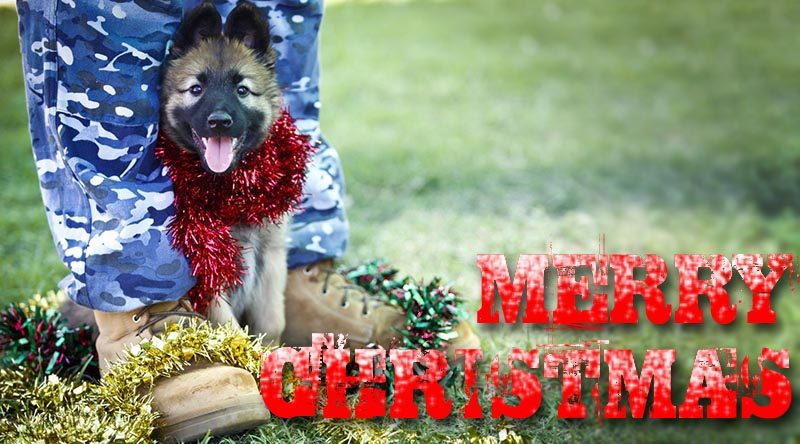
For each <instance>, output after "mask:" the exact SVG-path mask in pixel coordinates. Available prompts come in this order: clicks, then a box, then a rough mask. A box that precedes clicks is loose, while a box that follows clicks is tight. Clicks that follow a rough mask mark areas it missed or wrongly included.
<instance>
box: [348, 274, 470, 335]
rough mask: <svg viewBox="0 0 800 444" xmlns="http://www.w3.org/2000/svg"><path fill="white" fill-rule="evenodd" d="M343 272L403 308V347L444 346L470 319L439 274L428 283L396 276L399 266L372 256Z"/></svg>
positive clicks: (456, 295) (457, 295)
mask: <svg viewBox="0 0 800 444" xmlns="http://www.w3.org/2000/svg"><path fill="white" fill-rule="evenodd" d="M342 271H343V273H345V274H346V276H347V278H348V279H350V280H351V281H353V282H354V283H355V284H357V285H359V286H360V287H362V288H363V289H364V290H366V291H367V292H368V293H371V294H373V295H375V296H377V297H379V298H381V299H382V300H383V301H385V302H386V303H388V304H390V305H393V306H395V307H397V308H399V309H400V310H402V311H403V313H405V315H406V327H405V330H400V333H401V334H402V335H403V347H407V348H423V349H432V348H442V346H443V345H446V342H447V341H449V340H451V339H453V338H454V337H456V336H457V334H456V333H455V332H454V331H453V329H454V328H455V326H456V325H458V323H459V322H460V321H461V320H463V319H466V318H467V314H466V312H464V309H463V308H462V306H463V303H462V300H461V297H460V296H459V294H458V293H456V292H455V291H453V289H452V287H451V286H450V285H449V284H443V283H442V280H441V279H440V278H438V277H436V278H433V279H432V280H431V281H430V282H428V283H427V284H426V283H425V282H424V281H421V280H420V281H417V280H415V279H413V278H412V277H411V276H406V277H403V278H398V277H397V273H398V271H397V269H395V268H393V267H392V266H390V265H389V263H388V262H386V260H385V259H373V260H371V261H368V262H365V263H363V264H361V265H359V266H357V267H355V268H350V269H344V270H342Z"/></svg>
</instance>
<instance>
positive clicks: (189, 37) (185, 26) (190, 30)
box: [172, 0, 222, 55]
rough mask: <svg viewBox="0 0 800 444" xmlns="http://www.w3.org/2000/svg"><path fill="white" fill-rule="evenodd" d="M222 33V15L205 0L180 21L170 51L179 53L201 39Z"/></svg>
mask: <svg viewBox="0 0 800 444" xmlns="http://www.w3.org/2000/svg"><path fill="white" fill-rule="evenodd" d="M221 34H222V17H220V15H219V12H217V8H215V7H214V5H213V4H212V3H211V1H209V0H206V1H205V2H203V4H201V5H200V6H198V7H196V8H194V9H193V10H192V11H191V12H189V14H188V15H187V16H186V18H185V19H184V20H183V22H182V23H181V26H180V28H178V33H177V34H175V41H174V43H173V45H172V51H173V53H175V54H176V55H180V54H182V53H184V52H186V51H187V50H189V49H190V48H192V47H193V46H195V45H197V44H198V43H200V42H201V41H202V40H203V39H207V38H209V37H217V36H219V35H221Z"/></svg>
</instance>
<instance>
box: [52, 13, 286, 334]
mask: <svg viewBox="0 0 800 444" xmlns="http://www.w3.org/2000/svg"><path fill="white" fill-rule="evenodd" d="M163 74H164V78H163V81H162V88H161V109H162V112H161V130H162V131H163V132H164V134H166V135H167V137H169V138H170V139H171V140H172V141H173V142H175V144H176V145H178V146H179V147H180V148H181V149H185V150H189V151H192V152H196V153H197V155H198V157H200V159H201V161H202V164H203V167H204V168H205V169H206V170H207V171H209V172H210V173H212V174H225V173H227V172H229V171H231V170H233V169H235V168H236V166H237V165H238V163H239V161H240V160H241V157H242V155H243V154H244V153H246V152H247V151H249V150H252V149H254V148H256V147H258V146H259V145H261V144H262V143H263V141H264V140H265V139H266V138H267V137H268V136H269V134H268V132H269V129H270V127H271V126H272V123H273V122H274V121H275V119H276V118H278V117H279V116H280V113H281V93H280V88H279V86H278V83H277V80H276V77H275V56H274V54H273V52H272V49H271V47H270V36H269V31H268V25H267V23H266V20H265V19H264V18H263V16H262V15H261V13H260V12H259V11H258V9H257V8H256V7H255V6H254V5H253V4H252V3H249V2H241V3H239V5H238V6H237V7H236V8H234V10H233V11H231V13H230V15H229V16H228V19H227V22H226V24H225V27H224V30H223V27H222V19H221V17H220V15H219V13H218V12H217V11H216V9H215V8H214V6H213V5H212V4H211V3H210V2H205V3H203V4H202V5H201V6H199V7H197V8H196V9H194V10H193V11H192V12H190V13H189V14H188V15H187V17H186V19H185V20H184V21H183V23H182V24H181V26H180V28H179V30H178V32H177V34H176V36H175V39H174V45H173V47H172V48H171V50H170V55H169V57H168V59H167V61H166V64H165V69H164V73H163ZM242 88H245V89H246V91H245V90H243V89H242ZM243 92H245V94H242V93H243ZM215 113H216V114H215ZM220 113H222V115H225V116H226V119H227V118H229V122H228V121H226V122H225V123H229V124H227V125H211V122H212V120H211V116H212V114H213V115H218V114H220ZM223 137H227V138H229V139H228V140H233V141H234V142H233V144H232V145H231V151H232V152H233V156H232V160H231V161H230V164H229V165H228V167H227V169H226V170H225V171H215V170H213V169H212V168H211V167H210V165H209V163H208V162H207V161H206V155H205V150H206V149H207V147H206V140H208V139H214V138H216V140H221V138H223ZM223 165H224V163H223ZM218 169H219V168H218ZM283 225H285V224H280V225H272V224H264V225H263V226H261V227H255V226H246V225H240V226H235V227H233V234H234V237H235V238H236V239H237V240H238V242H239V243H240V245H241V246H242V247H243V249H242V251H243V259H244V262H245V265H246V267H247V275H246V276H245V277H244V283H243V285H242V286H241V287H239V288H237V289H235V290H234V291H233V292H232V294H229V295H227V297H225V298H223V299H222V300H221V301H219V303H216V304H212V306H211V307H210V308H209V313H208V315H209V319H210V320H211V321H212V322H218V323H223V322H227V321H230V320H235V321H237V322H238V323H239V324H240V325H247V326H249V328H250V333H252V334H263V335H264V337H265V343H268V342H270V341H275V342H278V341H279V340H280V336H281V333H282V332H283V329H284V325H285V319H284V305H283V295H284V290H285V286H286V275H287V270H286V248H285V237H286V235H285V232H284V230H283V228H282V226H283ZM87 311H88V310H87ZM62 312H64V313H65V315H66V317H67V318H69V321H70V324H76V323H78V322H81V321H86V320H88V319H86V318H87V316H85V315H82V314H81V313H80V310H78V309H77V307H76V306H75V305H74V304H67V305H65V306H64V307H63V308H62Z"/></svg>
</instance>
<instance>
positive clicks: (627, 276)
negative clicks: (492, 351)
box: [477, 254, 792, 326]
mask: <svg viewBox="0 0 800 444" xmlns="http://www.w3.org/2000/svg"><path fill="white" fill-rule="evenodd" d="M550 259H551V256H549V255H545V254H523V255H520V257H519V260H518V261H517V267H516V269H515V272H514V279H513V280H512V279H511V277H510V274H509V271H508V265H507V264H506V258H505V256H504V255H502V254H479V255H478V258H477V265H478V268H480V270H481V307H480V309H479V310H478V322H479V323H489V324H496V323H498V322H499V321H500V316H499V313H498V312H497V311H496V309H495V299H496V297H498V296H499V299H500V301H501V305H502V311H503V320H504V321H505V322H506V323H509V324H510V323H515V322H516V321H517V320H518V318H519V312H520V305H521V302H522V297H523V295H525V298H526V299H525V300H526V307H525V312H524V314H523V316H522V322H523V323H532V324H546V323H549V322H550V314H549V313H548V311H547V309H546V308H545V305H544V291H545V284H544V282H545V271H546V270H547V269H548V268H555V270H556V272H557V274H558V282H557V297H558V305H557V307H556V309H555V310H554V311H553V320H552V322H553V323H554V324H563V325H576V326H577V325H581V324H602V323H608V322H611V323H614V324H635V323H637V322H638V313H637V311H636V309H635V308H634V305H633V298H634V296H635V295H640V296H641V297H642V299H643V300H644V303H645V311H646V314H647V319H648V320H649V321H650V322H652V323H654V324H664V323H666V322H667V321H669V320H670V318H671V316H672V305H670V304H667V303H666V302H665V300H664V293H663V292H662V291H661V289H660V288H659V285H661V284H663V283H664V281H665V280H666V279H667V264H666V262H665V261H664V259H662V258H661V257H659V256H657V255H654V254H648V255H646V256H645V257H641V256H637V255H631V254H612V255H599V256H595V255H591V254H556V255H552V264H551V262H550ZM767 264H768V266H769V272H768V273H767V274H766V275H764V273H763V272H762V268H763V266H764V259H763V257H762V256H761V255H760V254H736V255H734V256H733V258H732V260H731V261H729V260H728V259H727V258H726V257H725V256H722V255H713V256H710V257H706V256H703V255H699V254H676V255H675V267H676V268H677V270H678V274H679V282H678V291H679V299H678V309H677V310H675V322H676V323H681V324H696V323H702V322H703V312H702V311H701V310H700V306H699V304H700V302H699V296H700V295H705V296H706V297H707V298H708V300H709V302H710V310H711V315H712V317H713V318H714V321H716V322H717V323H719V324H728V323H730V322H733V320H734V319H736V308H737V306H736V305H735V304H732V303H731V298H730V296H729V295H728V292H727V291H726V290H725V288H724V286H725V284H727V283H728V282H730V281H731V278H732V277H733V269H735V270H736V271H737V272H738V274H739V275H740V276H741V277H742V279H743V281H744V282H745V284H747V287H748V288H749V289H750V291H751V292H752V306H751V309H750V311H748V312H747V322H748V323H758V324H772V323H775V320H776V313H775V311H774V310H772V307H771V305H770V296H771V293H772V290H773V288H775V285H776V284H777V282H778V281H779V280H780V278H781V276H782V275H783V274H784V272H785V271H786V270H787V269H788V270H790V274H791V273H792V271H791V270H792V255H791V254H770V255H769V256H767ZM636 269H640V270H642V271H644V277H643V278H642V279H635V278H634V271H635V270H636ZM578 270H584V271H586V272H588V274H590V276H586V275H584V276H580V277H578V273H577V271H578ZM703 270H706V271H710V277H709V278H707V279H703V278H701V277H700V273H701V271H703ZM609 272H611V273H613V276H614V285H613V290H614V296H613V301H614V306H613V309H612V310H611V311H610V313H609V309H608V302H609V298H608V294H606V293H591V294H590V291H589V277H591V278H592V283H593V285H595V286H605V285H608V275H609ZM578 298H581V300H590V301H591V308H589V309H587V310H579V309H578V306H577V304H578Z"/></svg>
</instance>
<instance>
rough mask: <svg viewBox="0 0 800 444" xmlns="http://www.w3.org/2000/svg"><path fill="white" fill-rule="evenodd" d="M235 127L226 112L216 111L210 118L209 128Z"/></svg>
mask: <svg viewBox="0 0 800 444" xmlns="http://www.w3.org/2000/svg"><path fill="white" fill-rule="evenodd" d="M231 125H233V118H231V115H230V114H228V113H226V112H225V111H214V112H213V113H211V115H210V116H208V127H209V128H230V127H231Z"/></svg>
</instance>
